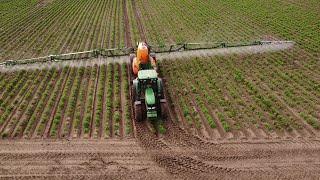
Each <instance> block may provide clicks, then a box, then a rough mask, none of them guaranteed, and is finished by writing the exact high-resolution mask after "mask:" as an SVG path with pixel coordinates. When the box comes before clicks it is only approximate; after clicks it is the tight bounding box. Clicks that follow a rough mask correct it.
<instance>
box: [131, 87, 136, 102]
mask: <svg viewBox="0 0 320 180" xmlns="http://www.w3.org/2000/svg"><path fill="white" fill-rule="evenodd" d="M131 94H132V100H133V101H134V102H135V101H136V100H137V92H136V90H135V88H134V86H132V87H131Z"/></svg>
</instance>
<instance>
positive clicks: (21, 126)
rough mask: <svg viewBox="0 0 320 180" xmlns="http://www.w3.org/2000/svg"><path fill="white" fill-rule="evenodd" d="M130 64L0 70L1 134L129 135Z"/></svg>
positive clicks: (88, 136)
mask: <svg viewBox="0 0 320 180" xmlns="http://www.w3.org/2000/svg"><path fill="white" fill-rule="evenodd" d="M127 72H128V71H127V67H126V64H124V65H122V64H109V65H106V64H103V65H99V66H98V65H95V66H87V67H64V68H62V69H56V68H52V69H42V70H33V71H24V70H23V71H18V72H15V74H13V73H12V72H8V73H0V83H4V82H5V83H6V84H5V86H4V87H3V88H1V91H0V95H1V99H0V100H1V101H0V102H1V109H0V110H1V115H0V134H1V136H2V137H3V138H21V137H23V138H104V137H125V136H131V133H132V127H131V126H132V123H131V122H130V114H129V112H130V107H129V104H130V103H129V102H128V99H127V98H128V90H126V89H125V88H128V78H127V77H128V76H127Z"/></svg>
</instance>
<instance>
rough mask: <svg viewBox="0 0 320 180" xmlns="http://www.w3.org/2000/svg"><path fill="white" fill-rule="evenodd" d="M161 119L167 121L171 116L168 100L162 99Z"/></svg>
mask: <svg viewBox="0 0 320 180" xmlns="http://www.w3.org/2000/svg"><path fill="white" fill-rule="evenodd" d="M160 111H161V118H162V119H163V120H165V119H166V118H167V117H168V115H169V108H168V103H167V100H166V99H160Z"/></svg>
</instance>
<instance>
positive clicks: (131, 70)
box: [129, 54, 136, 75]
mask: <svg viewBox="0 0 320 180" xmlns="http://www.w3.org/2000/svg"><path fill="white" fill-rule="evenodd" d="M135 57H136V55H135V54H130V57H129V58H130V72H131V74H132V75H133V74H134V73H133V68H132V63H133V59H134V58H135Z"/></svg>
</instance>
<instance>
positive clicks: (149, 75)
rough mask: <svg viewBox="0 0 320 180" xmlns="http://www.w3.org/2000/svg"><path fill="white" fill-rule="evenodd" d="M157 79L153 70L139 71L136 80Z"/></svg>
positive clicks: (156, 74)
mask: <svg viewBox="0 0 320 180" xmlns="http://www.w3.org/2000/svg"><path fill="white" fill-rule="evenodd" d="M156 78H158V73H157V71H156V70H154V69H147V70H140V71H138V79H140V80H144V79H156Z"/></svg>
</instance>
